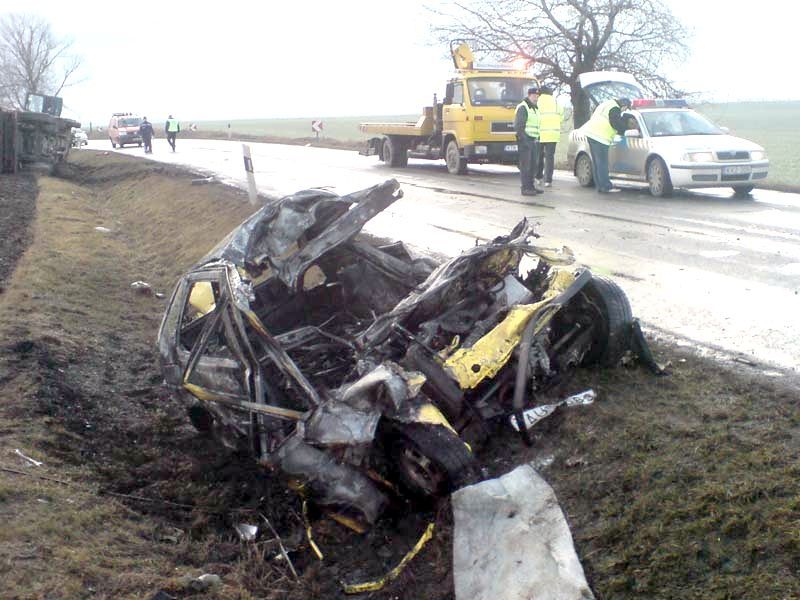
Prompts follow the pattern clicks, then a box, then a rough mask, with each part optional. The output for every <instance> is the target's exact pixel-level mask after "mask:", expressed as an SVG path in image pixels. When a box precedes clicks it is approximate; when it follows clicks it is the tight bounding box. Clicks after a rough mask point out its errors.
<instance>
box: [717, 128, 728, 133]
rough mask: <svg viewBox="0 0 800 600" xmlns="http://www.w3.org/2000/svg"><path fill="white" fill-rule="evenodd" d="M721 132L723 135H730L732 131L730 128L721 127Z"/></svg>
mask: <svg viewBox="0 0 800 600" xmlns="http://www.w3.org/2000/svg"><path fill="white" fill-rule="evenodd" d="M719 130H720V131H721V132H722V133H730V132H731V130H730V129H729V128H728V127H720V128H719Z"/></svg>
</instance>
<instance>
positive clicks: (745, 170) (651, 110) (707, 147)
mask: <svg viewBox="0 0 800 600" xmlns="http://www.w3.org/2000/svg"><path fill="white" fill-rule="evenodd" d="M580 83H581V86H582V87H583V89H584V90H585V91H586V92H587V94H588V96H589V99H590V105H591V107H592V108H594V107H595V106H597V104H599V103H600V102H603V101H605V100H608V99H609V98H621V97H622V98H632V99H633V100H632V103H631V104H632V106H631V109H630V110H629V111H625V112H624V113H623V115H622V116H623V118H624V119H626V121H627V123H626V131H625V135H624V136H617V137H616V138H615V140H614V142H613V144H612V145H611V147H610V148H609V151H608V170H609V174H610V176H611V178H612V179H620V180H627V181H641V182H646V183H647V184H648V185H649V187H650V193H651V194H652V195H653V196H656V197H661V196H668V195H670V194H671V193H672V190H673V188H703V187H727V186H730V187H732V188H733V190H734V192H735V193H736V195H737V196H745V195H747V194H749V193H750V192H751V191H752V189H753V187H754V186H755V184H756V183H757V182H759V181H762V180H764V179H765V178H766V177H767V172H768V171H769V161H768V160H767V154H766V152H765V151H764V148H762V147H761V146H759V145H758V144H755V143H754V142H751V141H749V140H745V139H743V138H738V137H734V136H732V135H728V131H727V129H725V128H721V127H718V126H716V125H715V124H714V123H712V122H711V121H709V120H708V119H707V118H705V117H704V116H703V115H701V114H700V113H698V112H695V111H694V110H692V109H690V108H689V107H688V105H687V103H686V101H685V100H646V99H641V96H642V92H641V88H640V86H639V85H638V83H637V82H636V80H635V79H634V78H633V77H632V76H630V75H629V74H627V73H616V72H610V71H605V72H593V73H584V74H583V75H581V78H580ZM567 159H568V160H569V165H570V169H572V171H573V173H574V174H575V176H576V177H577V178H578V182H579V183H580V184H581V185H583V186H586V187H589V186H591V185H593V183H594V182H593V177H592V159H591V154H590V152H589V142H588V141H587V139H586V136H585V135H583V134H581V133H579V130H575V131H573V132H572V133H571V134H570V138H569V146H568V148H567Z"/></svg>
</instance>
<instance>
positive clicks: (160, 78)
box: [0, 0, 800, 125]
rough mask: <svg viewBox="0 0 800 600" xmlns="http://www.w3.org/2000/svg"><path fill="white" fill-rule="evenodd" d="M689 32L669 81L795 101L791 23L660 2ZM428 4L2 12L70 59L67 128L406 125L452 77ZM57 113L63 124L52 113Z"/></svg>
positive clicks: (749, 10)
mask: <svg viewBox="0 0 800 600" xmlns="http://www.w3.org/2000/svg"><path fill="white" fill-rule="evenodd" d="M666 1H667V3H668V4H669V5H671V6H672V8H673V12H674V13H675V14H676V16H678V17H679V18H680V19H681V20H682V21H683V22H684V23H685V24H686V25H687V26H688V27H689V28H690V29H691V30H692V31H693V38H692V40H691V46H692V56H691V58H690V60H689V61H688V63H687V64H686V65H685V66H684V68H682V69H680V71H679V72H678V73H676V74H675V77H676V79H677V81H678V84H679V85H681V86H683V87H684V88H686V89H690V90H695V91H697V92H701V93H703V94H704V95H705V96H706V97H710V98H713V99H716V100H739V99H752V100H800V82H798V79H797V76H796V75H791V74H787V72H796V71H797V69H796V68H795V67H787V61H794V60H796V58H795V56H796V52H795V51H794V50H793V48H792V46H793V45H794V44H793V41H794V39H795V37H794V36H796V35H797V27H796V24H795V23H794V20H793V13H794V9H790V8H787V6H788V5H790V3H787V2H784V1H782V0H761V1H760V2H758V3H756V4H753V3H744V2H741V3H739V2H730V0H666ZM436 4H437V3H436V2H434V1H433V0H428V1H423V0H403V1H398V0H359V1H356V0H338V1H337V2H330V1H329V0H328V1H317V0H302V1H295V2H290V1H286V0H272V1H270V2H259V3H254V2H252V3H251V2H242V1H238V0H227V1H225V2H214V3H207V4H205V3H199V2H186V3H183V2H154V1H152V0H140V1H138V2H130V3H108V2H93V1H82V2H65V1H64V0H26V1H24V0H3V2H2V7H1V8H0V12H2V13H4V12H28V13H35V14H39V15H42V16H43V17H45V18H47V19H48V20H49V21H50V22H51V23H52V25H53V28H54V30H55V31H56V33H57V34H59V35H64V36H71V37H72V38H73V39H74V48H75V51H76V52H77V53H79V54H80V55H81V56H83V59H84V65H83V68H82V72H81V78H82V80H83V81H82V82H81V83H79V84H76V85H74V86H72V87H69V88H66V89H65V90H64V92H63V93H62V95H63V97H64V102H65V106H66V107H67V108H68V109H69V113H70V116H74V117H77V118H78V119H80V120H82V121H83V122H84V125H88V122H89V121H90V120H91V121H93V122H94V124H98V123H100V124H105V122H106V121H107V120H108V116H109V115H110V113H111V112H114V111H128V110H130V111H134V112H138V113H143V114H146V115H148V116H149V117H150V118H151V119H152V120H163V119H164V118H166V116H167V114H168V113H172V114H174V115H175V116H176V117H177V118H179V119H181V120H182V121H191V120H203V119H242V118H270V117H329V116H353V115H389V114H409V113H415V112H417V111H418V110H420V109H421V107H422V106H423V105H424V104H426V103H429V102H430V100H431V99H432V96H433V93H434V92H437V93H439V95H440V96H441V94H442V92H443V91H444V83H445V80H446V79H447V77H448V76H449V75H450V74H451V71H452V68H451V67H452V65H451V63H450V62H449V61H448V60H446V59H445V58H444V53H445V49H443V48H441V47H439V46H437V45H436V44H433V43H432V41H431V34H430V25H429V23H430V20H431V15H430V13H429V12H428V11H427V10H426V9H425V6H426V5H427V6H432V5H436ZM66 112H67V111H66V110H65V113H66Z"/></svg>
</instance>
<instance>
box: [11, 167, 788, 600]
mask: <svg viewBox="0 0 800 600" xmlns="http://www.w3.org/2000/svg"><path fill="white" fill-rule="evenodd" d="M70 161H71V162H70V163H69V164H68V165H67V168H66V170H65V171H64V172H63V173H62V177H53V178H42V179H40V180H39V196H38V199H37V204H36V212H35V219H34V221H33V225H32V229H31V236H30V245H29V246H28V248H27V251H26V252H25V254H24V255H23V256H22V258H21V259H20V260H19V262H18V264H17V267H16V270H15V271H14V273H13V275H12V276H11V278H10V279H9V280H8V281H7V283H6V289H5V292H4V293H3V294H1V295H0V340H2V343H1V344H0V394H1V395H0V398H2V400H1V401H0V466H3V467H7V468H10V469H13V470H15V471H21V472H23V473H27V474H28V475H27V476H26V475H19V474H16V473H10V472H8V471H2V470H0V514H2V515H3V520H4V527H2V528H0V590H3V592H2V594H0V595H2V596H3V597H4V598H18V599H23V598H25V599H27V598H52V599H61V598H63V599H73V598H108V599H111V598H113V599H115V600H116V599H120V598H123V599H124V598H147V597H150V596H152V595H153V594H154V593H155V592H156V591H157V590H159V589H163V590H167V591H168V592H169V593H170V594H172V595H174V596H176V597H180V598H184V597H192V596H196V597H205V598H223V599H233V598H237V599H248V598H271V599H278V598H280V599H284V598H286V599H295V598H297V599H299V598H337V597H343V595H342V594H341V592H340V589H341V586H340V582H341V581H347V582H353V581H362V580H366V579H371V578H374V577H377V576H379V575H382V574H383V573H385V572H386V571H388V570H389V569H390V568H391V567H393V566H394V565H395V564H396V563H397V562H398V561H399V559H400V558H401V557H402V556H403V555H404V554H405V552H406V551H407V550H408V549H409V548H410V547H411V546H412V545H413V543H414V542H415V541H416V539H417V537H418V536H419V535H420V533H421V532H422V530H423V529H424V527H425V524H426V523H427V522H428V521H429V520H435V521H436V523H437V529H436V537H435V538H434V540H432V541H431V542H430V543H429V544H428V545H427V546H426V547H425V549H424V550H423V551H422V553H421V554H420V555H419V556H418V557H417V558H416V559H415V560H414V561H412V563H411V564H410V565H409V567H408V568H407V569H406V570H405V571H404V573H403V574H402V575H401V577H400V578H399V579H398V580H397V581H395V582H394V583H392V584H391V585H390V586H389V587H387V589H386V590H384V591H383V592H380V593H376V594H374V595H373V596H371V597H375V598H426V599H434V600H439V599H441V600H444V599H449V598H452V597H453V586H452V576H451V553H450V544H451V523H450V511H449V506H448V504H447V502H443V503H442V504H441V505H440V506H438V507H435V508H434V509H433V510H432V511H430V512H427V513H424V514H406V513H403V512H402V511H398V512H395V513H393V514H392V515H390V517H389V518H388V519H386V520H385V521H383V522H382V523H381V524H379V525H378V526H377V527H376V528H375V529H373V530H372V531H371V532H369V533H368V534H367V535H364V536H359V535H356V534H352V533H350V532H349V531H348V530H346V529H343V528H342V527H341V526H340V525H338V524H336V523H333V522H331V521H329V520H326V519H324V518H319V519H317V518H315V519H314V536H315V539H316V542H317V543H318V544H319V546H320V547H321V549H322V551H323V553H324V554H325V559H324V560H323V561H322V562H319V561H317V559H316V558H314V557H313V556H312V554H311V552H310V550H309V548H308V544H307V543H306V541H305V538H304V531H303V527H302V524H301V523H302V521H301V518H300V516H299V515H300V514H301V507H300V505H299V502H298V501H297V499H296V497H295V496H294V495H293V494H292V493H290V492H288V491H287V490H286V488H285V486H284V483H283V482H282V481H281V480H280V479H279V478H277V477H274V476H272V475H270V474H268V473H264V472H263V471H261V470H259V469H257V468H255V467H254V466H253V465H252V464H251V463H249V462H248V461H247V460H246V459H244V458H242V457H238V456H235V455H233V454H231V453H230V452H227V451H223V450H221V449H220V448H219V447H218V446H216V445H215V444H214V443H212V442H211V441H210V440H208V439H205V438H203V437H200V436H198V435H197V434H196V433H195V432H194V430H192V429H191V427H189V426H188V424H187V422H186V419H185V418H184V414H183V410H182V407H181V406H179V405H178V404H177V403H176V402H175V401H174V400H173V399H171V398H170V397H169V396H167V395H165V394H164V393H163V391H162V389H161V387H160V381H161V377H160V374H159V372H158V367H157V362H156V356H155V351H154V347H153V341H154V338H155V333H156V329H157V327H158V323H159V320H160V317H161V314H162V311H163V309H164V302H165V301H164V300H160V299H158V298H156V297H153V296H146V295H145V296H143V295H138V294H136V293H134V292H133V291H132V290H131V288H130V283H131V282H133V281H135V280H139V279H142V280H145V281H147V282H149V283H150V284H151V285H153V287H154V288H155V289H156V290H159V291H163V292H166V293H169V291H170V290H171V286H172V284H173V282H174V281H175V279H176V277H177V276H178V275H179V274H181V273H182V272H184V271H185V270H186V269H187V268H188V267H189V266H190V265H191V264H192V263H193V262H194V261H196V260H197V259H199V258H200V257H201V256H202V255H203V254H205V253H206V252H207V251H208V250H209V249H210V248H211V247H212V246H213V245H214V244H215V243H216V242H217V241H218V240H219V239H221V238H222V237H223V236H224V235H225V234H226V233H227V232H229V231H230V230H231V229H232V228H233V227H234V226H236V225H237V224H238V223H239V222H241V221H242V220H243V219H244V218H245V217H246V216H247V215H248V214H249V213H250V211H251V208H250V207H249V206H248V205H247V202H246V196H245V195H244V194H242V193H241V192H239V191H237V190H234V189H231V188H227V187H224V186H221V185H217V184H210V185H205V186H192V185H191V178H192V176H191V175H188V174H186V173H183V172H181V171H179V170H177V169H174V168H172V167H168V166H164V165H160V164H156V163H151V162H148V161H144V160H141V159H136V158H133V157H126V156H120V155H113V154H110V155H103V154H101V153H95V152H80V153H75V154H74V155H73V157H72V158H71V159H70ZM95 227H104V228H107V229H108V230H110V231H109V232H108V233H103V232H100V231H96V230H95ZM634 308H635V307H634ZM657 351H658V352H659V354H660V357H662V358H666V359H669V360H670V361H671V362H672V365H673V373H672V375H671V376H669V377H664V378H655V377H653V376H652V375H650V374H649V373H647V372H646V371H644V370H641V369H638V368H619V369H615V370H606V371H601V370H589V371H584V372H581V373H580V375H579V377H578V379H576V380H574V381H573V382H571V383H570V384H569V388H567V389H565V390H564V391H565V393H566V392H569V391H577V390H580V389H584V388H585V387H589V386H591V387H593V388H595V389H596V390H597V391H598V394H599V399H598V401H597V402H596V403H595V404H594V405H592V406H589V407H582V408H575V409H567V410H564V411H563V412H561V413H556V414H555V415H554V416H553V417H551V418H550V419H549V420H548V421H546V422H545V423H544V424H543V427H542V429H541V431H540V432H539V434H538V437H537V444H536V446H534V447H533V448H531V449H528V448H525V447H524V446H523V445H522V444H521V442H520V441H519V439H518V438H517V437H516V436H515V435H513V434H510V433H507V434H502V435H500V436H498V437H497V438H496V439H495V440H494V441H493V442H492V443H491V444H490V446H489V447H487V448H485V449H484V450H483V452H482V454H481V459H482V461H483V463H484V464H485V466H486V468H487V469H488V470H489V471H490V472H491V473H492V474H499V473H503V472H506V471H507V470H509V469H510V468H512V467H513V466H514V465H516V464H519V463H520V462H522V461H527V460H537V461H542V460H543V459H544V458H551V459H552V460H551V461H550V460H548V461H546V462H548V463H550V466H549V467H545V468H543V473H544V475H545V477H546V478H547V479H548V481H550V482H551V484H552V485H553V487H554V488H555V489H556V492H557V494H558V496H559V499H560V501H561V502H562V505H563V507H564V510H565V512H566V513H567V516H568V519H569V521H570V524H571V527H572V530H573V535H574V537H575V541H576V546H577V548H578V552H579V555H580V558H581V560H582V561H583V564H584V567H585V569H586V572H587V575H588V577H589V579H590V582H591V584H592V587H593V589H594V590H595V592H596V593H597V596H598V598H648V599H650V598H675V597H703V598H720V599H722V598H737V599H738V598H754V599H755V598H758V599H759V600H760V599H761V598H790V597H798V596H800V584H799V583H798V569H800V493H799V492H800V486H799V485H798V483H797V482H798V476H799V475H800V467H799V466H798V465H800V461H799V460H798V458H800V456H798V454H800V451H799V450H798V448H800V445H799V444H798V441H800V440H799V439H798V438H800V436H799V435H798V432H799V431H800V428H799V427H798V426H799V425H800V406H798V397H797V394H796V392H795V391H793V390H788V389H784V388H782V387H781V386H780V385H779V383H776V382H770V381H766V382H765V381H762V380H759V379H756V378H754V377H752V376H749V375H748V374H747V373H738V374H737V373H730V372H728V371H726V370H724V369H722V368H721V367H718V366H715V365H714V364H711V363H709V362H708V361H706V360H704V359H701V358H698V357H697V356H695V355H694V354H692V353H691V352H689V351H678V350H675V349H672V348H670V347H666V346H658V347H657ZM15 449H20V450H21V451H22V452H23V453H24V454H26V455H27V456H30V457H32V458H34V459H36V460H39V461H42V462H43V463H44V464H43V465H42V466H41V467H34V466H32V465H31V464H30V463H28V462H27V461H25V460H24V459H22V458H20V457H19V456H17V455H16V454H14V450H15ZM31 475H43V476H45V477H49V478H55V479H59V480H61V481H64V482H74V484H76V485H65V484H63V483H57V482H55V481H52V480H45V479H38V478H34V477H31ZM105 492H113V493H115V494H124V495H129V496H136V497H139V498H146V499H149V500H152V501H151V502H145V501H141V500H138V499H133V498H125V497H120V496H110V495H108V494H107V493H105ZM163 500H165V501H169V502H173V503H179V504H182V505H186V506H188V507H189V508H182V507H177V506H173V505H167V504H164V503H163V502H161V501H163ZM260 515H264V516H266V517H268V518H269V519H270V520H271V522H272V523H273V524H274V525H275V527H276V529H277V530H278V531H279V532H280V534H281V536H282V537H283V539H284V543H285V544H286V545H287V546H288V547H289V548H290V550H291V556H292V560H293V561H294V564H295V566H296V567H297V568H298V570H299V571H300V573H301V575H300V581H299V582H294V581H293V578H292V576H291V574H290V573H289V571H288V569H287V568H286V565H285V563H284V562H283V561H280V560H275V559H274V558H273V557H274V556H275V553H276V547H275V544H274V543H273V542H271V541H269V540H268V539H265V540H263V541H259V542H258V543H257V544H252V543H250V544H248V543H243V542H240V541H239V540H238V538H237V537H236V534H235V533H234V532H233V525H234V524H235V523H237V522H246V523H259V521H260ZM312 516H313V515H312ZM268 537H269V536H268ZM208 572H210V573H215V574H218V575H220V576H221V577H222V581H223V584H222V586H221V587H219V588H217V589H216V590H214V591H213V592H210V593H206V594H205V595H203V594H197V593H194V592H192V591H191V590H190V589H188V588H187V586H186V584H185V582H184V581H183V580H182V579H181V577H183V576H186V575H190V576H197V575H199V574H201V573H208Z"/></svg>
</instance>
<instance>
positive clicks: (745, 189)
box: [733, 185, 756, 198]
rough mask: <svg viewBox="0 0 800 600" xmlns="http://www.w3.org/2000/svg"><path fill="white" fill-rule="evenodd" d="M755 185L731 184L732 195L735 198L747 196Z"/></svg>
mask: <svg viewBox="0 0 800 600" xmlns="http://www.w3.org/2000/svg"><path fill="white" fill-rule="evenodd" d="M755 187H756V186H754V185H735V186H733V195H734V196H736V197H737V198H747V196H749V195H750V192H752V191H753V189H755Z"/></svg>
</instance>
